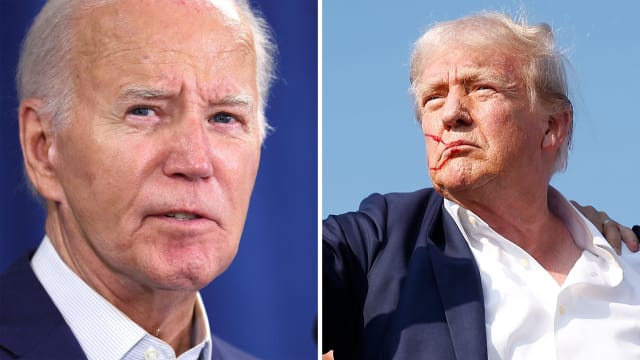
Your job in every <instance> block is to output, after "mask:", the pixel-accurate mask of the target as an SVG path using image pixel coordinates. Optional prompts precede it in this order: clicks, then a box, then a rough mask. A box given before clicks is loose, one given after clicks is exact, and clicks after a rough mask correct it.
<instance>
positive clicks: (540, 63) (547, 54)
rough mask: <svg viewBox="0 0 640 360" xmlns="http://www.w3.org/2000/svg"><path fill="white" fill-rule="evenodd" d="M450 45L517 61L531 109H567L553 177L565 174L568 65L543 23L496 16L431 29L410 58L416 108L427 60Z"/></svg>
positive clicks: (483, 15)
mask: <svg viewBox="0 0 640 360" xmlns="http://www.w3.org/2000/svg"><path fill="white" fill-rule="evenodd" d="M451 39H463V40H464V41H465V42H466V43H467V44H470V45H476V46H485V47H487V48H492V49H503V50H506V51H509V52H511V53H513V54H516V55H518V56H520V58H521V60H522V64H521V65H520V68H519V72H520V73H519V74H518V75H519V76H520V77H521V79H522V81H523V83H524V85H525V86H526V88H527V90H528V96H529V104H530V105H531V106H533V105H534V104H535V103H536V102H542V103H544V104H545V105H547V106H548V107H549V108H550V109H552V110H553V111H559V110H563V109H567V110H568V111H569V112H570V119H569V121H570V123H569V131H568V134H567V137H566V138H565V141H564V143H563V144H562V147H561V148H560V151H558V154H557V156H556V158H555V162H554V164H553V169H552V171H553V172H554V173H555V172H559V171H562V170H564V169H565V168H566V166H567V158H568V153H569V147H570V145H571V136H572V132H573V106H572V105H571V101H570V99H569V90H568V84H567V76H566V72H565V68H564V64H565V62H567V60H566V59H565V57H564V56H563V55H562V53H561V52H560V51H559V50H558V49H557V48H556V45H555V41H554V37H553V31H552V29H551V26H549V25H548V24H545V23H542V24H540V25H528V24H527V23H526V21H525V19H524V18H522V19H519V21H516V20H514V19H512V18H511V17H509V16H508V15H506V14H502V13H496V12H486V13H481V14H476V15H471V16H468V17H464V18H461V19H457V20H453V21H447V22H442V23H438V24H436V25H434V26H433V27H431V28H430V29H429V30H427V31H426V32H425V33H424V34H423V35H422V36H421V37H420V38H419V39H418V40H417V41H416V42H415V44H414V48H413V53H412V55H411V70H410V81H411V92H412V93H413V95H414V97H415V104H416V108H418V107H419V99H418V96H419V94H418V91H417V89H418V86H419V82H420V75H421V74H422V71H423V70H424V65H425V64H426V62H427V59H428V58H429V56H431V55H432V54H433V53H434V50H438V49H440V48H442V47H444V46H446V44H447V43H448V42H449V41H451ZM416 111H417V110H416Z"/></svg>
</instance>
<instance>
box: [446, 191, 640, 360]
mask: <svg viewBox="0 0 640 360" xmlns="http://www.w3.org/2000/svg"><path fill="white" fill-rule="evenodd" d="M549 203H550V205H551V208H552V211H553V212H554V213H555V214H556V215H557V216H558V217H559V218H560V219H561V220H562V221H563V222H564V224H565V226H566V227H567V229H568V230H569V232H570V233H571V235H572V237H573V240H574V241H575V242H576V244H577V245H578V247H580V248H581V249H583V251H582V255H581V256H580V258H579V259H578V260H577V261H576V263H575V264H574V266H573V268H572V269H571V271H570V272H569V274H568V276H567V278H566V280H565V281H564V283H563V284H562V285H558V283H557V282H556V281H555V280H554V279H553V278H552V277H551V275H550V274H549V273H548V272H547V271H546V270H545V269H544V268H543V267H542V266H541V265H540V264H539V263H538V262H537V261H536V260H535V259H534V258H533V257H531V256H530V255H529V254H528V253H527V252H525V251H524V250H523V249H522V248H520V247H519V246H517V245H516V244H514V243H512V242H510V241H509V240H508V239H506V238H504V237H503V236H501V235H500V234H498V233H497V232H495V231H494V230H493V229H491V228H490V227H489V226H488V225H487V224H486V223H485V222H484V221H482V219H480V218H479V217H478V216H477V215H475V214H474V213H472V212H471V211H469V210H467V209H464V208H462V207H460V206H459V205H457V204H455V203H453V202H451V201H449V200H445V205H444V207H445V209H446V210H447V212H448V213H449V214H450V215H451V216H452V217H453V219H454V220H455V222H456V224H457V225H458V228H459V229H460V231H461V232H462V234H463V235H464V237H465V238H466V240H467V242H468V243H469V245H470V248H471V252H472V253H473V256H474V257H475V260H476V262H477V263H478V267H479V268H480V276H481V279H482V289H483V292H484V301H485V319H486V320H485V321H486V330H487V348H488V353H489V359H492V360H493V359H505V360H507V359H509V360H510V359H536V360H538V359H544V360H553V359H581V360H582V359H640V252H639V253H635V254H633V253H631V252H629V251H628V250H627V249H626V247H624V246H623V254H622V256H617V255H616V253H615V250H613V249H612V248H611V246H609V244H608V243H607V241H606V240H605V239H604V238H603V237H602V235H601V234H600V232H599V231H598V230H597V229H596V228H595V227H594V226H593V225H592V224H591V223H590V222H589V221H588V220H587V219H586V218H584V217H583V216H582V214H580V213H579V212H578V211H577V210H576V209H575V208H574V207H573V206H572V205H571V204H570V203H569V202H568V201H567V200H566V199H565V198H564V197H563V196H562V195H561V194H560V193H559V192H558V191H556V190H555V189H553V188H551V187H550V189H549ZM549 236H553V234H549Z"/></svg>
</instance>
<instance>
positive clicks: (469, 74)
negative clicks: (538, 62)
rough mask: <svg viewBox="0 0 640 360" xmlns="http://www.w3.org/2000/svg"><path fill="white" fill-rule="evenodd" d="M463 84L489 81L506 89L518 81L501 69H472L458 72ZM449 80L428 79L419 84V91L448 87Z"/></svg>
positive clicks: (424, 91)
mask: <svg viewBox="0 0 640 360" xmlns="http://www.w3.org/2000/svg"><path fill="white" fill-rule="evenodd" d="M458 77H459V78H460V80H461V83H462V84H475V83H479V82H484V81H489V82H492V83H496V84H497V85H500V86H502V87H504V88H506V89H511V88H513V87H515V85H516V81H515V79H512V77H511V76H510V75H509V74H504V73H501V72H499V71H483V70H482V69H471V70H468V71H464V72H462V73H461V74H458ZM448 87H449V82H448V80H444V79H435V80H434V79H428V80H427V81H424V82H423V83H422V84H420V85H419V87H418V91H419V92H420V93H422V94H424V93H429V92H433V91H438V90H441V89H443V88H448Z"/></svg>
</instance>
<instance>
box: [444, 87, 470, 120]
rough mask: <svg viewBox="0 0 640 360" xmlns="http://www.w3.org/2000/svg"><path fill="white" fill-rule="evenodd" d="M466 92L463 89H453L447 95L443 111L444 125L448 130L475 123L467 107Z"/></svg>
mask: <svg viewBox="0 0 640 360" xmlns="http://www.w3.org/2000/svg"><path fill="white" fill-rule="evenodd" d="M465 99H466V92H465V90H464V89H462V88H457V87H456V88H452V89H451V90H450V91H449V93H448V94H447V98H446V99H445V104H444V107H443V109H442V113H441V115H442V124H443V126H444V128H445V129H446V130H451V129H454V128H459V127H463V126H469V125H471V123H472V122H473V120H472V119H471V115H470V114H469V110H468V109H467V106H466V104H465V103H466V101H465Z"/></svg>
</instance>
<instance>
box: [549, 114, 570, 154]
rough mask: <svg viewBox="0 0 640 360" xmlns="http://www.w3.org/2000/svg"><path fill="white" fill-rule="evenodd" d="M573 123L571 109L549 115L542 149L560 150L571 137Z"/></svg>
mask: <svg viewBox="0 0 640 360" xmlns="http://www.w3.org/2000/svg"><path fill="white" fill-rule="evenodd" d="M572 122H573V114H572V113H571V111H570V110H569V109H565V110H562V111H558V112H557V113H555V114H551V115H549V119H548V121H547V124H546V128H545V133H544V137H543V139H542V149H552V150H555V149H559V148H560V147H561V146H562V144H564V141H565V139H566V138H567V136H569V129H570V128H571V124H572Z"/></svg>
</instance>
